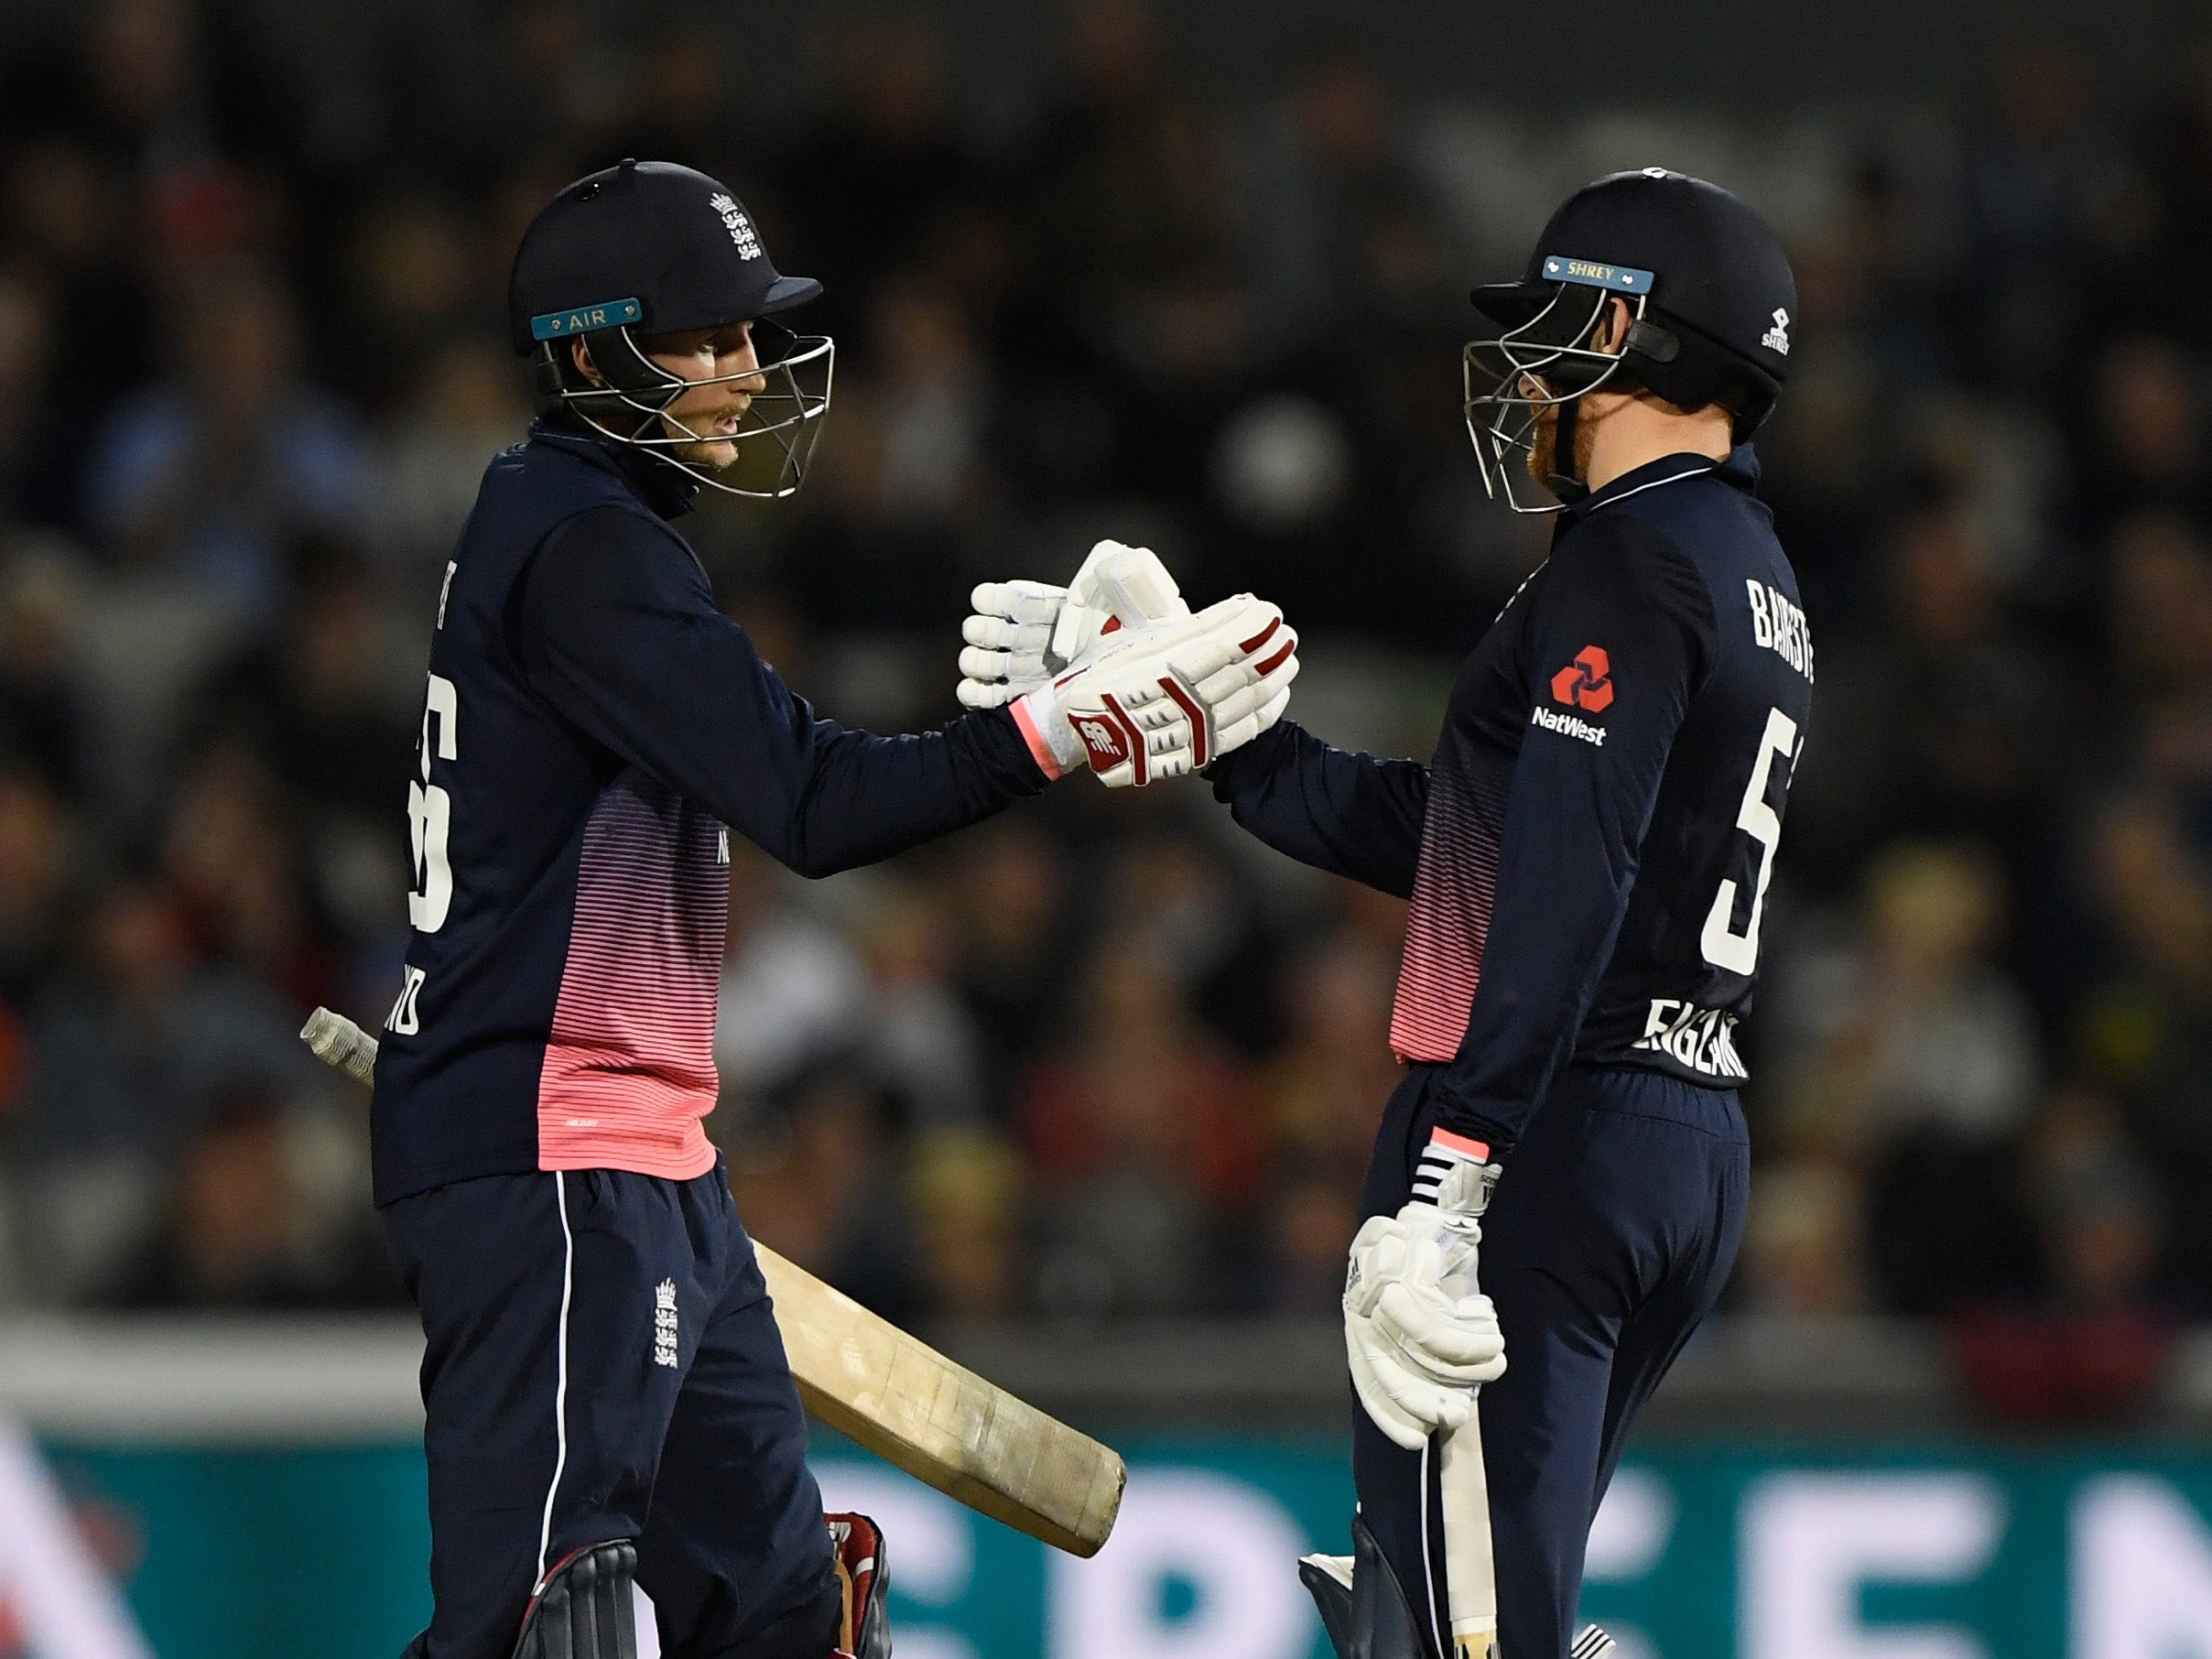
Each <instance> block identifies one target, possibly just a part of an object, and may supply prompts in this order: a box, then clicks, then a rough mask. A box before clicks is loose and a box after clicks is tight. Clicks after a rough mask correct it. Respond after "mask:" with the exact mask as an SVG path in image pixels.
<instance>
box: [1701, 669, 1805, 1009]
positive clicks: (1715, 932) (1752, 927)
mask: <svg viewBox="0 0 2212 1659" xmlns="http://www.w3.org/2000/svg"><path fill="white" fill-rule="evenodd" d="M1796 751H1797V722H1796V721H1794V720H1792V719H1791V718H1790V717H1789V716H1788V715H1786V714H1784V712H1783V711H1782V710H1779V709H1770V710H1767V716H1766V733H1765V735H1764V736H1762V738H1761V739H1760V740H1759V758H1758V760H1757V761H1755V762H1753V763H1752V765H1751V782H1750V783H1748V784H1746V785H1745V786H1743V805H1742V807H1741V808H1740V809H1739V810H1738V812H1737V814H1736V828H1737V829H1739V830H1742V831H1743V832H1744V834H1746V835H1748V836H1750V837H1751V840H1754V841H1757V842H1758V843H1759V880H1758V883H1757V884H1756V885H1754V886H1753V887H1752V889H1751V916H1750V917H1749V918H1748V919H1747V920H1746V921H1745V922H1744V924H1743V931H1742V932H1741V933H1736V932H1733V931H1731V930H1730V929H1729V919H1730V918H1731V917H1733V916H1734V915H1735V914H1736V884H1735V882H1734V881H1733V880H1732V879H1731V880H1729V881H1724V882H1722V883H1721V884H1720V891H1719V892H1718V893H1716V894H1714V895H1713V907H1712V908H1711V909H1710V910H1708V911H1707V912H1706V913H1705V931H1704V933H1702V934H1701V935H1699V937H1698V943H1699V944H1700V945H1702V946H1703V947H1704V949H1705V960H1707V961H1708V962H1710V963H1712V965H1713V966H1714V967H1716V968H1725V969H1726V970H1728V971H1729V972H1730V973H1741V974H1746V975H1748V974H1750V973H1751V972H1752V971H1754V970H1756V969H1757V968H1758V966H1759V916H1760V912H1761V911H1762V910H1764V909H1765V908H1766V884H1767V883H1768V881H1770V880H1771V879H1772V878H1773V873H1774V849H1775V847H1776V846H1777V845H1778V844H1780V842H1781V840H1782V814H1781V813H1779V812H1777V811H1776V810H1775V809H1774V808H1772V807H1770V806H1768V805H1767V804H1766V788H1767V782H1768V780H1769V779H1770V778H1771V777H1773V772H1774V757H1775V756H1776V755H1781V756H1782V757H1784V759H1789V758H1791V757H1793V756H1795V754H1796ZM1783 788H1784V791H1786V790H1787V789H1788V788H1789V783H1788V780H1787V779H1784V783H1783Z"/></svg>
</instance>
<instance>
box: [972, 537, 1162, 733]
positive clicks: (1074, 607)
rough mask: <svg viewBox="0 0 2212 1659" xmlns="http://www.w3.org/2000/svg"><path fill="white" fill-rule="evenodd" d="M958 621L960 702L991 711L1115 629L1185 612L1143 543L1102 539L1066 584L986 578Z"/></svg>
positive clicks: (1040, 682) (1034, 686) (1042, 680)
mask: <svg viewBox="0 0 2212 1659" xmlns="http://www.w3.org/2000/svg"><path fill="white" fill-rule="evenodd" d="M969 602H970V604H971V605H973V606H974V607H975V611H974V613H973V614H972V615H970V617H969V618H968V620H967V621H966V622H965V623H962V624H961V625H960V637H961V638H962V639H963V640H965V641H966V642H967V644H966V646H965V648H963V649H962V650H961V652H960V686H959V689H958V695H959V697H960V703H961V705H962V706H963V707H965V708H970V709H995V708H997V707H998V706H999V705H1000V704H1002V703H1005V702H1011V701H1013V700H1014V699H1016V698H1019V697H1023V696H1026V695H1027V694H1028V693H1029V692H1031V691H1034V690H1036V689H1037V688H1038V687H1039V686H1041V685H1043V684H1044V683H1045V682H1046V680H1048V679H1050V678H1052V677H1053V676H1055V675H1057V674H1062V673H1065V672H1066V671H1067V670H1068V668H1070V667H1073V666H1074V665H1075V664H1076V663H1077V662H1078V661H1079V660H1080V659H1081V657H1082V656H1083V655H1084V654H1085V653H1086V652H1088V651H1089V650H1090V648H1091V647H1092V646H1093V645H1096V644H1097V643H1098V641H1099V639H1100V638H1101V635H1103V634H1110V633H1111V632H1113V631H1114V630H1115V629H1117V628H1122V627H1135V626H1138V625H1139V624H1141V623H1148V622H1166V621H1168V620H1170V619H1172V618H1176V617H1182V616H1188V615H1189V614H1190V607H1189V606H1188V605H1187V604H1186V603H1184V602H1183V595H1182V593H1181V591H1179V590H1178V589H1177V588H1176V582H1175V578H1174V577H1172V576H1170V575H1169V574H1168V573H1167V567H1166V565H1164V564H1162V563H1161V562H1160V557H1159V555H1158V554H1156V553H1155V552H1154V551H1153V550H1152V549H1151V548H1131V547H1124V546H1123V545H1122V543H1120V542H1118V541H1101V542H1100V543H1098V544H1097V545H1096V546H1094V547H1093V548H1091V549H1090V557H1088V558H1085V559H1084V560H1083V565H1082V569H1079V570H1078V571H1077V572H1076V573H1075V580H1073V581H1072V582H1070V583H1069V584H1068V586H1067V587H1065V588H1056V587H1054V586H1053V585H1052V584H1051V583H1049V582H1041V581H987V582H983V583H981V584H980V585H979V586H978V587H977V588H976V590H975V591H974V592H973V593H972V594H970V596H969Z"/></svg>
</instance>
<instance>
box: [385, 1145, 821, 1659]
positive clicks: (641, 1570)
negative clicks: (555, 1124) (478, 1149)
mask: <svg viewBox="0 0 2212 1659" xmlns="http://www.w3.org/2000/svg"><path fill="white" fill-rule="evenodd" d="M384 1220H385V1230H386V1231H387V1233H388V1234H389V1236H390V1238H391V1240H392V1243H393V1246H394V1248H395V1250H396V1252H397V1255H398V1258H399V1262H400V1264H401V1266H402V1268H403V1269H404V1271H405V1273H406V1275H407V1286H408V1289H409V1291H410V1292H411V1293H412V1294H413V1296H414V1297H415V1302H416V1306H417V1307H418V1308H419V1309H420V1311H421V1315H422V1326H423V1333H424V1335H425V1336H426V1337H427V1338H428V1352H427V1353H426V1354H425V1355H424V1358H423V1366H422V1397H423V1404H424V1406H425V1408H426V1410H427V1413H428V1426H427V1427H426V1429H425V1432H424V1437H423V1444H424V1448H425V1449H426V1450H427V1452H428V1456H429V1472H430V1584H431V1589H432V1592H433V1595H434V1598H435V1609H434V1611H433V1613H432V1616H431V1621H430V1626H429V1628H428V1630H427V1631H425V1632H423V1633H422V1634H421V1635H420V1636H418V1637H417V1639H416V1641H415V1643H414V1644H413V1645H412V1646H411V1647H410V1648H409V1649H408V1655H409V1659H509V1655H510V1654H513V1652H514V1650H515V1638H516V1635H517V1632H519V1629H520V1627H521V1622H522V1618H523V1613H524V1610H525V1609H526V1606H527V1605H528V1601H529V1598H530V1596H531V1594H532V1592H533V1590H534V1589H535V1588H536V1587H537V1585H538V1584H539V1583H540V1582H541V1581H542V1580H543V1579H544V1578H545V1577H546V1576H547V1575H548V1573H550V1572H551V1571H553V1570H554V1569H555V1568H556V1567H558V1566H559V1564H560V1563H561V1562H562V1561H564V1560H565V1559H567V1558H568V1557H569V1556H572V1555H574V1554H575V1553H576V1552H577V1551H579V1550H581V1549H586V1548H589V1547H590V1546H591V1545H595V1544H602V1543H606V1542H608V1541H609V1540H612V1539H616V1538H634V1539H635V1540H637V1578H638V1582H639V1584H641V1585H642V1586H643V1587H644V1588H645V1591H646V1593H647V1594H648V1595H650V1596H651V1597H652V1598H653V1604H654V1607H655V1610H656V1615H657V1618H658V1621H659V1629H660V1638H661V1644H662V1650H663V1652H664V1653H666V1654H670V1655H673V1656H677V1659H709V1656H710V1655H711V1656H715V1659H720V1656H721V1655H743V1656H744V1659H785V1655H786V1654H788V1655H790V1656H791V1659H821V1655H822V1654H826V1653H827V1652H829V1650H830V1648H831V1647H832V1646H834V1645H835V1636H836V1632H837V1614H838V1596H837V1588H836V1582H835V1574H834V1568H833V1562H832V1560H831V1555H830V1539H829V1533H828V1531H827V1529H826V1528H825V1527H824V1525H823V1523H822V1501H821V1493H820V1491H819V1490H818V1489H817V1488H816V1486H815V1482H814V1477H813V1476H812V1475H811V1474H809V1473H808V1469H807V1464H806V1453H807V1428H806V1419H805V1417H804V1416H803V1415H801V1412H800V1409H799V1403H798V1394H797V1390H796V1388H795V1387H794V1385H793V1383H792V1381H791V1373H790V1369H789V1367H788V1365H787V1363H786V1360H785V1356H784V1345H783V1338H782V1336H781V1335H780V1333H779V1332H778V1331H777V1329H776V1327H775V1317H774V1315H773V1313H772V1312H771V1310H770V1307H769V1303H768V1293H767V1287H766V1286H765V1285H764V1283H763V1282H762V1279H761V1274H760V1268H759V1265H758V1263H756V1262H755V1260H754V1253H753V1243H752V1241H751V1240H749V1239H748V1238H746V1236H745V1234H744V1231H743V1228H742V1227H741V1226H740V1225H739V1224H738V1219H737V1208H736V1205H735V1204H734V1203H733V1202H732V1199H731V1197H730V1189H729V1187H728V1185H727V1183H726V1181H725V1179H724V1176H723V1173H722V1171H721V1168H720V1167H719V1166H717V1167H716V1168H715V1169H714V1170H712V1171H710V1173H708V1174H706V1175H703V1176H699V1178H697V1179H696V1180H692V1181H680V1182H679V1181H669V1180H663V1179H660V1178H658V1177H656V1176H643V1175H633V1174H630V1173H627V1172H625V1171H620V1170H607V1169H590V1170H569V1171H566V1172H562V1173H557V1174H537V1175H518V1176H487V1177H484V1178H483V1179H480V1180H472V1181H458V1182H455V1183H453V1184H452V1185H450V1186H447V1187H436V1188H433V1189H432V1190H430V1191H428V1192H424V1193H418V1194H417V1195H415V1196H414V1197H412V1198H402V1199H400V1200H398V1201H397V1202H396V1203H393V1204H390V1205H387V1206H386V1207H385V1210H384Z"/></svg>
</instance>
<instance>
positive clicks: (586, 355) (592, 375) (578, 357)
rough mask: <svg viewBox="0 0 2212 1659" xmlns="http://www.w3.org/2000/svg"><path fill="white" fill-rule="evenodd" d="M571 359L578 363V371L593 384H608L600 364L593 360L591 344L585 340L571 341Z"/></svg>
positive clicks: (570, 360) (572, 361)
mask: <svg viewBox="0 0 2212 1659" xmlns="http://www.w3.org/2000/svg"><path fill="white" fill-rule="evenodd" d="M569 362H571V363H574V364H575V365H576V372H577V373H578V374H581V375H582V376H583V377H584V378H585V379H586V380H588V381H590V382H591V384H592V385H595V386H603V385H606V384H607V377H606V376H605V375H604V374H601V373H600V372H599V364H597V363H593V362H592V361H591V346H590V345H588V344H587V343H585V342H583V341H581V340H571V341H570V342H569Z"/></svg>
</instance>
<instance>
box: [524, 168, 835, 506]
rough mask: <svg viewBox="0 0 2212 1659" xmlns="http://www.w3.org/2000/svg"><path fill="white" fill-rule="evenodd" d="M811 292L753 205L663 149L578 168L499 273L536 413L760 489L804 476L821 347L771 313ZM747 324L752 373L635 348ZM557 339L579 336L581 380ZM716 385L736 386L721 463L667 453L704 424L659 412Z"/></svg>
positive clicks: (820, 406)
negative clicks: (731, 434) (780, 260)
mask: <svg viewBox="0 0 2212 1659" xmlns="http://www.w3.org/2000/svg"><path fill="white" fill-rule="evenodd" d="M821 291H822V285H821V284H820V283H819V282H817V281H815V280H814V279H813V278H812V277H810V276H784V275H783V274H782V273H781V272H779V271H778V270H777V269H776V268H775V265H774V264H773V263H772V262H771V261H770V260H769V258H768V251H767V248H766V246H765V245H764V244H763V242H762V240H761V234H760V230H759V227H758V226H757V225H756V224H755V223H754V220H753V216H752V215H751V214H750V213H748V212H747V211H745V208H744V205H743V203H742V202H740V201H738V200H737V198H736V197H735V195H733V194H732V192H731V191H730V190H728V189H726V188H725V187H724V186H723V185H721V183H719V182H717V181H716V180H715V179H710V178H709V177H708V176H707V175H706V174H704V173H701V172H699V171H697V170H696V169H694V168H688V167H680V166H678V165H677V164H676V163H674V162H668V161H636V160H629V161H624V162H623V163H621V164H620V165H619V166H616V167H611V168H603V169H602V170H601V171H599V172H596V173H591V174H589V175H587V176H586V177H584V178H582V179H578V180H576V182H575V183H573V184H571V185H569V186H568V187H567V188H566V189H564V190H561V191H560V193H559V194H558V195H556V196H555V197H554V198H553V200H552V201H549V202H548V203H547V204H546V205H545V207H544V208H543V209H542V210H540V211H539V212H538V214H537V217H536V218H535V219H533V220H532V221H531V222H530V224H529V228H528V229H527V230H526V231H525V232H524V233H523V237H522V243H521V245H520V246H519V247H517V248H516V249H515V264H514V267H513V269H512V271H511V272H510V274H509V276H508V280H507V320H508V327H509V330H510V332H511V334H512V336H513V341H514V345H515V351H516V352H517V353H518V354H520V355H522V356H523V357H525V358H526V359H528V361H529V363H530V377H531V389H532V392H533V394H534V395H535V396H536V399H537V407H538V411H539V413H540V414H546V415H562V416H567V417H571V418H573V419H575V420H576V421H578V422H580V424H582V425H583V426H584V427H586V428H589V429H590V430H591V431H592V432H593V433H594V434H595V435H596V436H598V437H600V438H601V439H604V440H606V441H609V442H613V443H622V444H627V445H631V446H634V447H635V448H638V449H643V450H649V451H652V452H654V453H656V454H658V455H659V456H660V457H661V458H662V459H663V460H665V461H668V462H669V463H670V464H672V465H674V466H677V467H678V468H680V469H681V470H682V471H684V472H687V473H689V474H690V475H691V476H692V477H694V478H696V479H698V480H699V482H700V483H706V484H709V485H711V486H712V487H713V488H715V489H718V490H722V491H726V492H728V493H732V494H737V495H754V496H770V497H774V496H783V495H788V494H790V493H792V492H793V491H794V490H796V489H797V488H798V486H799V483H800V481H801V480H802V479H803V478H804V476H805V474H806V466H807V461H808V457H809V456H810V455H811V454H812V452H813V449H814V442H815V439H816V438H817V436H818V435H819V432H820V429H821V417H822V416H823V415H824V414H825V413H826V412H827V411H828V409H829V407H830V378H831V372H832V369H833V367H834V364H835V360H836V346H835V344H834V342H831V341H830V338H829V337H828V336H827V335H820V334H816V335H805V334H796V333H793V332H792V331H790V330H788V329H786V328H785V327H784V326H783V325H782V324H781V323H780V322H778V321H774V319H775V318H777V316H778V314H779V313H781V312H784V311H787V310H789V309H792V308H793V307H795V306H800V305H804V304H806V302H807V301H808V300H809V299H813V298H817V297H819V295H820V293H821ZM747 321H750V322H753V323H754V325H755V327H754V337H755V350H756V352H758V354H759V357H760V366H759V368H758V369H756V370H752V371H747V372H745V373H742V374H724V375H718V376H713V377H711V378H710V379H706V380H695V379H687V378H686V377H684V376H682V375H679V374H672V373H670V372H669V371H668V370H667V369H666V368H663V367H662V366H661V365H660V364H658V363H655V362H654V361H653V360H652V358H651V357H650V356H649V355H647V352H646V349H645V346H646V344H647V343H649V342H651V341H652V339H653V338H654V337H656V336H661V335H667V334H679V333H685V332H689V331H692V330H697V329H718V328H722V327H726V326H728V325H729V324H732V323H737V322H747ZM571 339H581V340H582V341H583V342H584V346H585V350H586V352H587V353H588V354H589V356H590V359H591V365H592V367H593V368H595V369H596V370H597V371H598V376H599V377H598V378H597V379H594V378H592V377H591V376H590V375H588V374H584V373H583V372H582V371H581V370H580V369H579V367H578V366H577V363H576V361H575V353H574V352H573V351H572V349H571V347H570V345H569V342H570V341H571ZM725 383H728V384H734V385H740V386H741V387H742V388H743V390H744V391H745V392H746V393H747V394H748V395H749V401H748V402H747V404H746V407H745V410H744V413H743V416H742V417H741V419H740V426H739V430H738V431H737V433H736V434H735V439H734V441H735V442H736V444H737V452H738V456H739V461H738V463H737V464H735V465H733V466H732V468H731V469H730V472H731V474H732V476H724V475H719V474H717V473H715V472H710V471H708V470H707V469H705V468H703V467H700V466H697V465H694V464H693V463H692V462H691V461H688V460H686V459H685V458H684V457H683V455H682V454H681V453H680V451H682V450H685V449H687V448H688V447H689V446H691V445H695V444H698V443H699V442H701V441H706V440H709V439H711V438H714V437H717V436H719V435H717V434H707V433H699V432H695V431H692V430H691V429H690V428H688V427H685V426H683V425H682V423H681V422H679V421H677V420H676V419H675V417H669V416H667V409H668V407H669V406H670V405H671V404H673V403H674V402H675V401H676V399H677V398H678V397H679V396H683V395H684V394H685V393H686V392H687V391H689V390H690V389H692V388H693V387H696V386H699V385H720V384H725ZM671 426H674V427H675V428H676V429H675V430H673V431H671V430H670V429H669V428H670V427H671Z"/></svg>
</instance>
